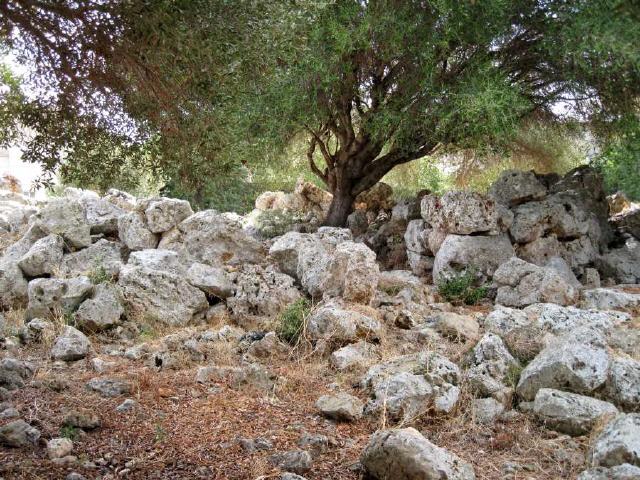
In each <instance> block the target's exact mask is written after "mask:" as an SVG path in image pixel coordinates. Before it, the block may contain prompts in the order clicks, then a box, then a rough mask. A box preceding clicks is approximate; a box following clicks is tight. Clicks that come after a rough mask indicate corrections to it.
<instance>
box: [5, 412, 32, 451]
mask: <svg viewBox="0 0 640 480" xmlns="http://www.w3.org/2000/svg"><path fill="white" fill-rule="evenodd" d="M39 439H40V431H39V430H38V429H37V428H34V427H32V426H31V425H29V424H28V423H27V422H25V421H24V420H22V419H20V420H14V421H13V422H10V423H7V424H6V425H3V426H2V427H0V445H2V446H5V447H12V448H20V447H27V446H35V445H37V444H38V440H39Z"/></svg>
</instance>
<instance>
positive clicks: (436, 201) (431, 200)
mask: <svg viewBox="0 0 640 480" xmlns="http://www.w3.org/2000/svg"><path fill="white" fill-rule="evenodd" d="M421 208H422V218H424V219H425V220H426V221H427V222H428V223H429V225H431V226H432V227H433V228H437V229H439V230H444V231H445V232H447V233H453V234H458V235H469V234H472V233H474V234H477V233H482V234H486V235H499V234H501V233H503V232H505V231H506V230H508V229H509V227H510V226H511V222H512V221H513V213H512V212H511V211H510V210H509V209H508V208H507V207H505V206H503V205H501V204H499V203H496V202H495V201H494V200H491V199H489V198H487V197H485V196H483V195H481V194H479V193H476V192H464V191H449V192H447V193H445V194H444V195H443V196H442V197H441V198H438V197H437V196H435V195H427V196H426V197H424V198H423V199H422V203H421Z"/></svg>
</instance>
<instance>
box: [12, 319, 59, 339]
mask: <svg viewBox="0 0 640 480" xmlns="http://www.w3.org/2000/svg"><path fill="white" fill-rule="evenodd" d="M54 331H55V327H54V325H53V323H51V322H47V321H46V320H42V319H41V318H34V319H33V320H31V321H29V322H28V323H27V324H26V325H25V326H24V327H22V328H21V329H20V332H18V337H20V341H21V342H22V343H24V344H25V345H28V344H30V343H39V342H41V341H43V340H45V339H46V338H48V337H51V336H52V335H53V334H54Z"/></svg>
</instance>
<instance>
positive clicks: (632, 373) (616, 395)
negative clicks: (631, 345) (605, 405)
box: [605, 357, 640, 411]
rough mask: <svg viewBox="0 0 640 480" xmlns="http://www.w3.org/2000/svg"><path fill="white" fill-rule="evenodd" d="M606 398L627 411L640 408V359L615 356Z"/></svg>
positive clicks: (612, 361)
mask: <svg viewBox="0 0 640 480" xmlns="http://www.w3.org/2000/svg"><path fill="white" fill-rule="evenodd" d="M605 392H606V398H607V399H608V400H611V401H612V402H613V403H615V404H616V405H618V406H620V407H621V408H622V409H624V410H625V411H639V410H640V361H638V360H634V359H632V358H625V357H613V358H612V359H611V364H610V366H609V375H608V378H607V385H606V389H605Z"/></svg>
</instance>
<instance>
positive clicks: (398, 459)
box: [360, 428, 476, 480]
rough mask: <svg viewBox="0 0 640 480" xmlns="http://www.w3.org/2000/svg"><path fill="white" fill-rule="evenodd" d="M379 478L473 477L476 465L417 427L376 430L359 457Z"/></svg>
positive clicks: (431, 479)
mask: <svg viewBox="0 0 640 480" xmlns="http://www.w3.org/2000/svg"><path fill="white" fill-rule="evenodd" d="M360 463H362V466H363V467H364V469H365V471H366V472H367V473H368V474H369V475H370V476H371V477H372V478H375V479H376V480H418V479H419V480H443V479H446V480H474V479H475V478H476V477H475V474H474V471H473V467H472V466H471V465H469V464H468V463H467V462H465V461H463V460H462V459H461V458H459V457H457V456H456V455H454V454H452V453H450V452H449V451H447V450H445V449H444V448H440V447H438V446H437V445H434V444H433V443H431V442H430V441H429V440H427V439H426V438H424V437H423V436H422V435H421V434H420V432H418V431H417V430H415V429H414V428H403V429H391V430H381V431H378V432H376V433H374V434H373V435H372V436H371V438H370V440H369V443H368V444H367V446H366V448H365V449H364V451H363V452H362V455H361V457H360Z"/></svg>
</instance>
